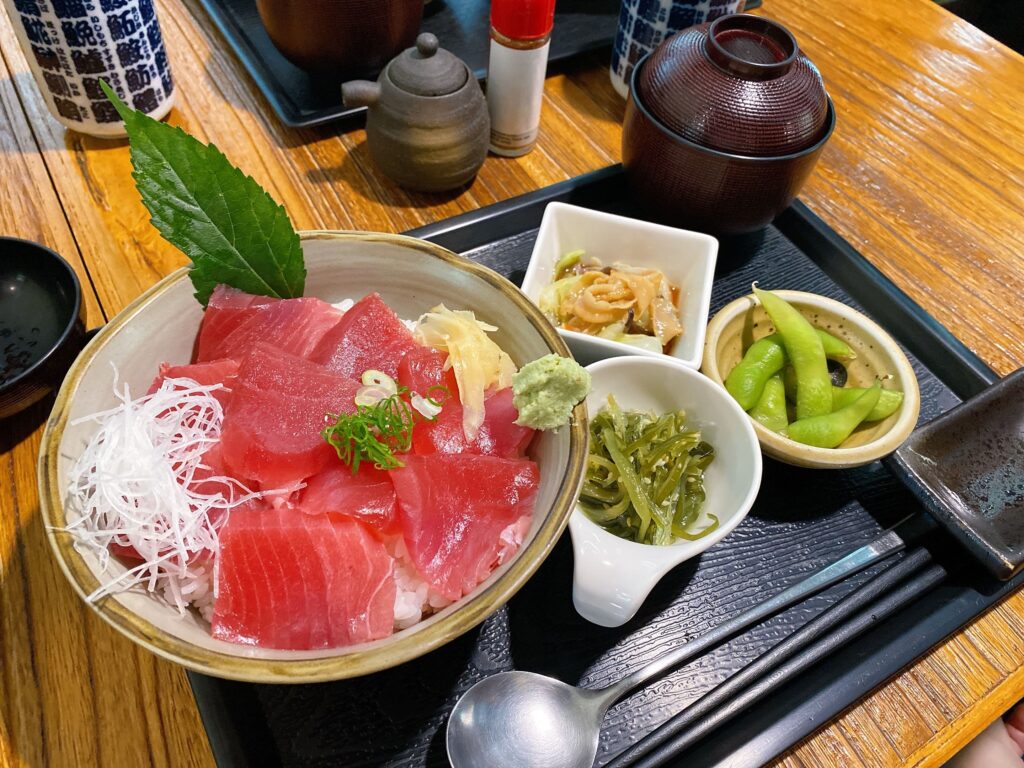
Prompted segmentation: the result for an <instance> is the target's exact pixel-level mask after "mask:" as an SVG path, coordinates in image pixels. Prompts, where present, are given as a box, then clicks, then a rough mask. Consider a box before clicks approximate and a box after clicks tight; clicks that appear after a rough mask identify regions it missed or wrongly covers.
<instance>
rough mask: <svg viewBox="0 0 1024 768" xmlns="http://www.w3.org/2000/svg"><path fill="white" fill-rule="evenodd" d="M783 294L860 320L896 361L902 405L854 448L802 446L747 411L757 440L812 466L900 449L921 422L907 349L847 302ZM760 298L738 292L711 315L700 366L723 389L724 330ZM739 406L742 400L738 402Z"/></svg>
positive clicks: (786, 458)
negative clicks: (720, 353) (883, 425)
mask: <svg viewBox="0 0 1024 768" xmlns="http://www.w3.org/2000/svg"><path fill="white" fill-rule="evenodd" d="M773 293H775V294H776V295H777V296H779V297H780V298H783V299H785V300H786V301H789V302H791V303H793V304H796V305H800V304H803V305H804V306H808V305H809V306H818V307H820V308H822V309H827V310H829V311H831V312H834V313H835V314H836V315H838V316H840V317H842V318H843V319H844V320H848V321H849V322H851V323H853V324H855V325H856V327H857V328H858V329H859V330H861V331H862V332H863V333H864V334H865V336H867V337H869V338H871V339H872V341H874V343H875V344H877V345H878V346H879V347H881V348H882V349H884V350H885V352H886V353H887V355H888V356H889V357H890V358H892V360H893V362H894V363H895V365H896V370H895V371H891V372H890V373H894V374H896V375H897V376H899V379H900V381H901V382H903V384H904V389H903V395H904V399H903V404H902V405H901V406H900V413H899V416H898V417H897V419H896V421H895V422H893V424H892V425H891V426H890V427H889V429H888V430H887V431H886V432H885V433H884V434H882V435H879V436H878V437H876V438H875V439H873V440H871V441H870V442H868V443H864V444H863V445H857V446H853V447H850V448H842V447H839V448H817V447H815V446H811V445H804V444H803V443H798V442H796V441H795V440H790V439H789V438H788V437H783V436H782V435H780V434H778V433H777V432H772V431H771V430H770V429H768V428H767V427H765V426H764V425H763V424H760V423H759V422H758V421H757V420H755V419H754V418H752V417H751V416H750V415H749V414H745V415H746V416H747V419H748V420H749V421H750V423H751V426H753V428H754V433H755V434H756V435H757V439H758V442H759V443H760V444H761V448H762V450H763V451H764V452H765V454H766V455H768V456H771V457H772V458H774V459H778V460H779V461H782V462H784V463H787V464H793V465H795V466H800V467H807V468H811V469H848V468H850V467H858V466H862V465H864V464H869V463H871V462H872V461H875V460H876V459H880V458H882V457H883V456H887V455H889V454H890V453H892V452H893V451H895V450H896V449H897V448H899V447H900V446H901V445H902V444H903V443H904V442H905V441H906V439H907V438H908V437H909V436H910V433H911V432H913V431H914V427H915V426H917V419H918V415H919V414H920V409H921V394H920V387H919V385H918V381H917V374H916V373H914V368H913V366H912V365H911V364H910V361H909V360H908V359H907V356H906V354H905V353H904V352H903V350H902V349H901V348H900V345H899V344H897V343H896V340H895V339H894V338H893V337H892V336H891V335H890V334H889V333H888V332H887V331H886V330H885V329H884V328H882V327H881V326H880V325H878V323H876V322H875V321H874V320H872V319H871V318H869V317H868V316H867V315H865V314H863V313H862V312H858V311H857V310H856V309H854V308H853V307H851V306H849V305H848V304H844V303H843V302H841V301H836V300H835V299H831V298H829V297H828V296H822V295H820V294H817V293H809V292H807V291H790V290H779V291H773ZM759 304H760V302H759V301H758V300H757V297H756V296H754V295H753V294H746V295H744V296H740V297H739V298H738V299H734V300H733V301H731V302H729V303H728V304H726V305H725V306H724V307H722V308H721V309H720V310H718V312H717V313H716V314H715V316H714V317H713V318H711V322H709V323H708V330H707V335H706V336H705V340H704V359H703V362H702V365H701V371H703V372H704V374H705V375H706V376H707V377H708V378H710V379H711V380H712V381H714V382H715V383H717V384H718V385H719V386H721V387H722V388H723V391H725V377H724V376H723V375H722V371H720V370H719V368H718V344H719V342H720V341H721V337H722V332H723V331H724V330H725V328H726V327H727V326H728V325H729V323H731V322H733V321H734V320H735V319H736V318H738V317H742V316H743V314H744V313H746V312H749V311H750V310H751V309H752V308H754V307H756V306H758V305H759ZM737 407H739V405H737Z"/></svg>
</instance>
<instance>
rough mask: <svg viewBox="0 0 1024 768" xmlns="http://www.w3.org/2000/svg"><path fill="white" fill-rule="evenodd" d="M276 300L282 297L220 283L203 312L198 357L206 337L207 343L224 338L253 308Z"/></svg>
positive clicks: (198, 341)
mask: <svg viewBox="0 0 1024 768" xmlns="http://www.w3.org/2000/svg"><path fill="white" fill-rule="evenodd" d="M276 301H280V299H274V298H271V297H270V296H254V295H253V294H251V293H246V292H245V291H240V290H238V289H237V288H231V287H229V286H227V285H218V286H217V287H216V288H214V289H213V293H212V294H210V300H209V302H207V304H206V311H205V312H204V313H203V322H202V325H200V327H199V335H198V337H197V339H196V359H200V358H199V355H198V352H199V347H200V346H201V344H200V341H201V340H202V339H203V338H204V337H205V338H206V339H207V342H206V344H207V345H210V344H211V343H212V342H213V341H214V340H219V339H223V338H225V337H226V336H227V335H228V334H229V333H231V332H232V331H233V330H235V328H237V327H238V326H239V325H240V324H241V323H242V322H244V321H245V320H246V318H248V317H250V316H251V315H252V314H253V311H252V310H253V308H255V307H259V306H263V305H266V304H273V303H274V302H276Z"/></svg>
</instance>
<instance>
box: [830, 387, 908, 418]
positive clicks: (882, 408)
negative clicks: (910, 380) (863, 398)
mask: <svg viewBox="0 0 1024 768" xmlns="http://www.w3.org/2000/svg"><path fill="white" fill-rule="evenodd" d="M864 392H867V390H866V389H863V388H861V387H833V388H832V407H833V408H834V409H836V410H838V409H840V408H845V407H846V406H848V405H849V404H850V403H852V402H853V401H854V400H856V399H857V398H858V397H860V395H861V394H863V393H864ZM902 404H903V393H902V392H900V391H899V390H898V389H883V390H882V391H881V393H880V394H879V395H878V403H877V404H876V405H875V407H874V408H872V409H871V412H870V413H869V414H868V415H867V416H865V417H864V421H881V420H882V419H886V418H888V417H889V416H892V414H894V413H895V412H896V409H898V408H899V407H900V406H901V405H902Z"/></svg>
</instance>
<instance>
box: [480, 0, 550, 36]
mask: <svg viewBox="0 0 1024 768" xmlns="http://www.w3.org/2000/svg"><path fill="white" fill-rule="evenodd" d="M554 24H555V0H491V26H492V27H494V29H496V30H497V31H498V32H499V33H500V34H502V35H504V36H505V37H507V38H509V39H511V40H536V39H538V38H541V37H544V36H545V35H547V34H549V33H550V32H551V28H552V27H553V26H554Z"/></svg>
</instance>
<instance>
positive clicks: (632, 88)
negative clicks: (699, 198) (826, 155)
mask: <svg viewBox="0 0 1024 768" xmlns="http://www.w3.org/2000/svg"><path fill="white" fill-rule="evenodd" d="M723 18H724V17H723ZM651 55H652V54H650V53H648V54H646V55H645V56H644V57H643V58H642V59H640V61H639V62H637V65H636V66H635V67H633V75H632V76H631V77H630V82H629V101H631V102H632V103H633V105H634V106H635V107H636V108H637V109H638V110H639V111H640V113H641V114H643V116H644V117H645V118H647V119H648V120H649V121H650V122H651V124H652V125H653V126H654V127H655V128H657V129H658V130H659V131H661V132H662V133H663V134H665V135H666V136H668V137H669V138H670V139H672V140H673V141H674V142H676V143H677V144H682V145H683V146H685V147H690V148H692V149H695V150H698V151H700V152H705V153H707V154H708V155H711V156H712V157H720V158H722V159H725V160H742V161H743V162H748V163H777V162H780V161H783V160H796V159H798V158H801V157H806V156H807V155H810V154H813V153H814V152H816V151H817V150H819V149H820V148H821V147H822V146H824V145H825V143H826V142H827V141H828V140H829V138H830V137H831V136H832V132H833V131H834V130H835V128H836V108H835V105H834V104H833V103H832V97H831V96H828V95H827V94H826V96H825V98H826V100H827V101H828V112H827V114H826V116H825V131H824V133H823V134H822V135H821V137H820V138H819V139H818V140H817V141H816V142H814V143H813V144H811V145H810V146H808V147H804V148H803V149H801V150H800V151H799V152H791V153H790V154H788V155H740V154H737V153H735V152H725V151H724V150H721V149H712V148H711V147H705V146H704V145H703V144H697V143H696V142H693V141H690V140H689V139H687V138H684V137H683V136H680V135H679V134H678V133H675V132H674V131H672V130H671V129H670V128H669V127H668V126H667V125H665V124H664V123H663V122H661V121H660V120H659V119H658V118H656V117H655V116H654V115H653V114H652V113H651V111H650V110H649V109H647V107H646V105H645V104H644V102H643V99H641V98H640V96H639V94H638V92H637V89H636V86H637V81H638V79H639V76H640V71H641V70H642V69H643V67H644V65H645V64H646V63H647V60H648V59H649V58H650V57H651Z"/></svg>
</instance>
